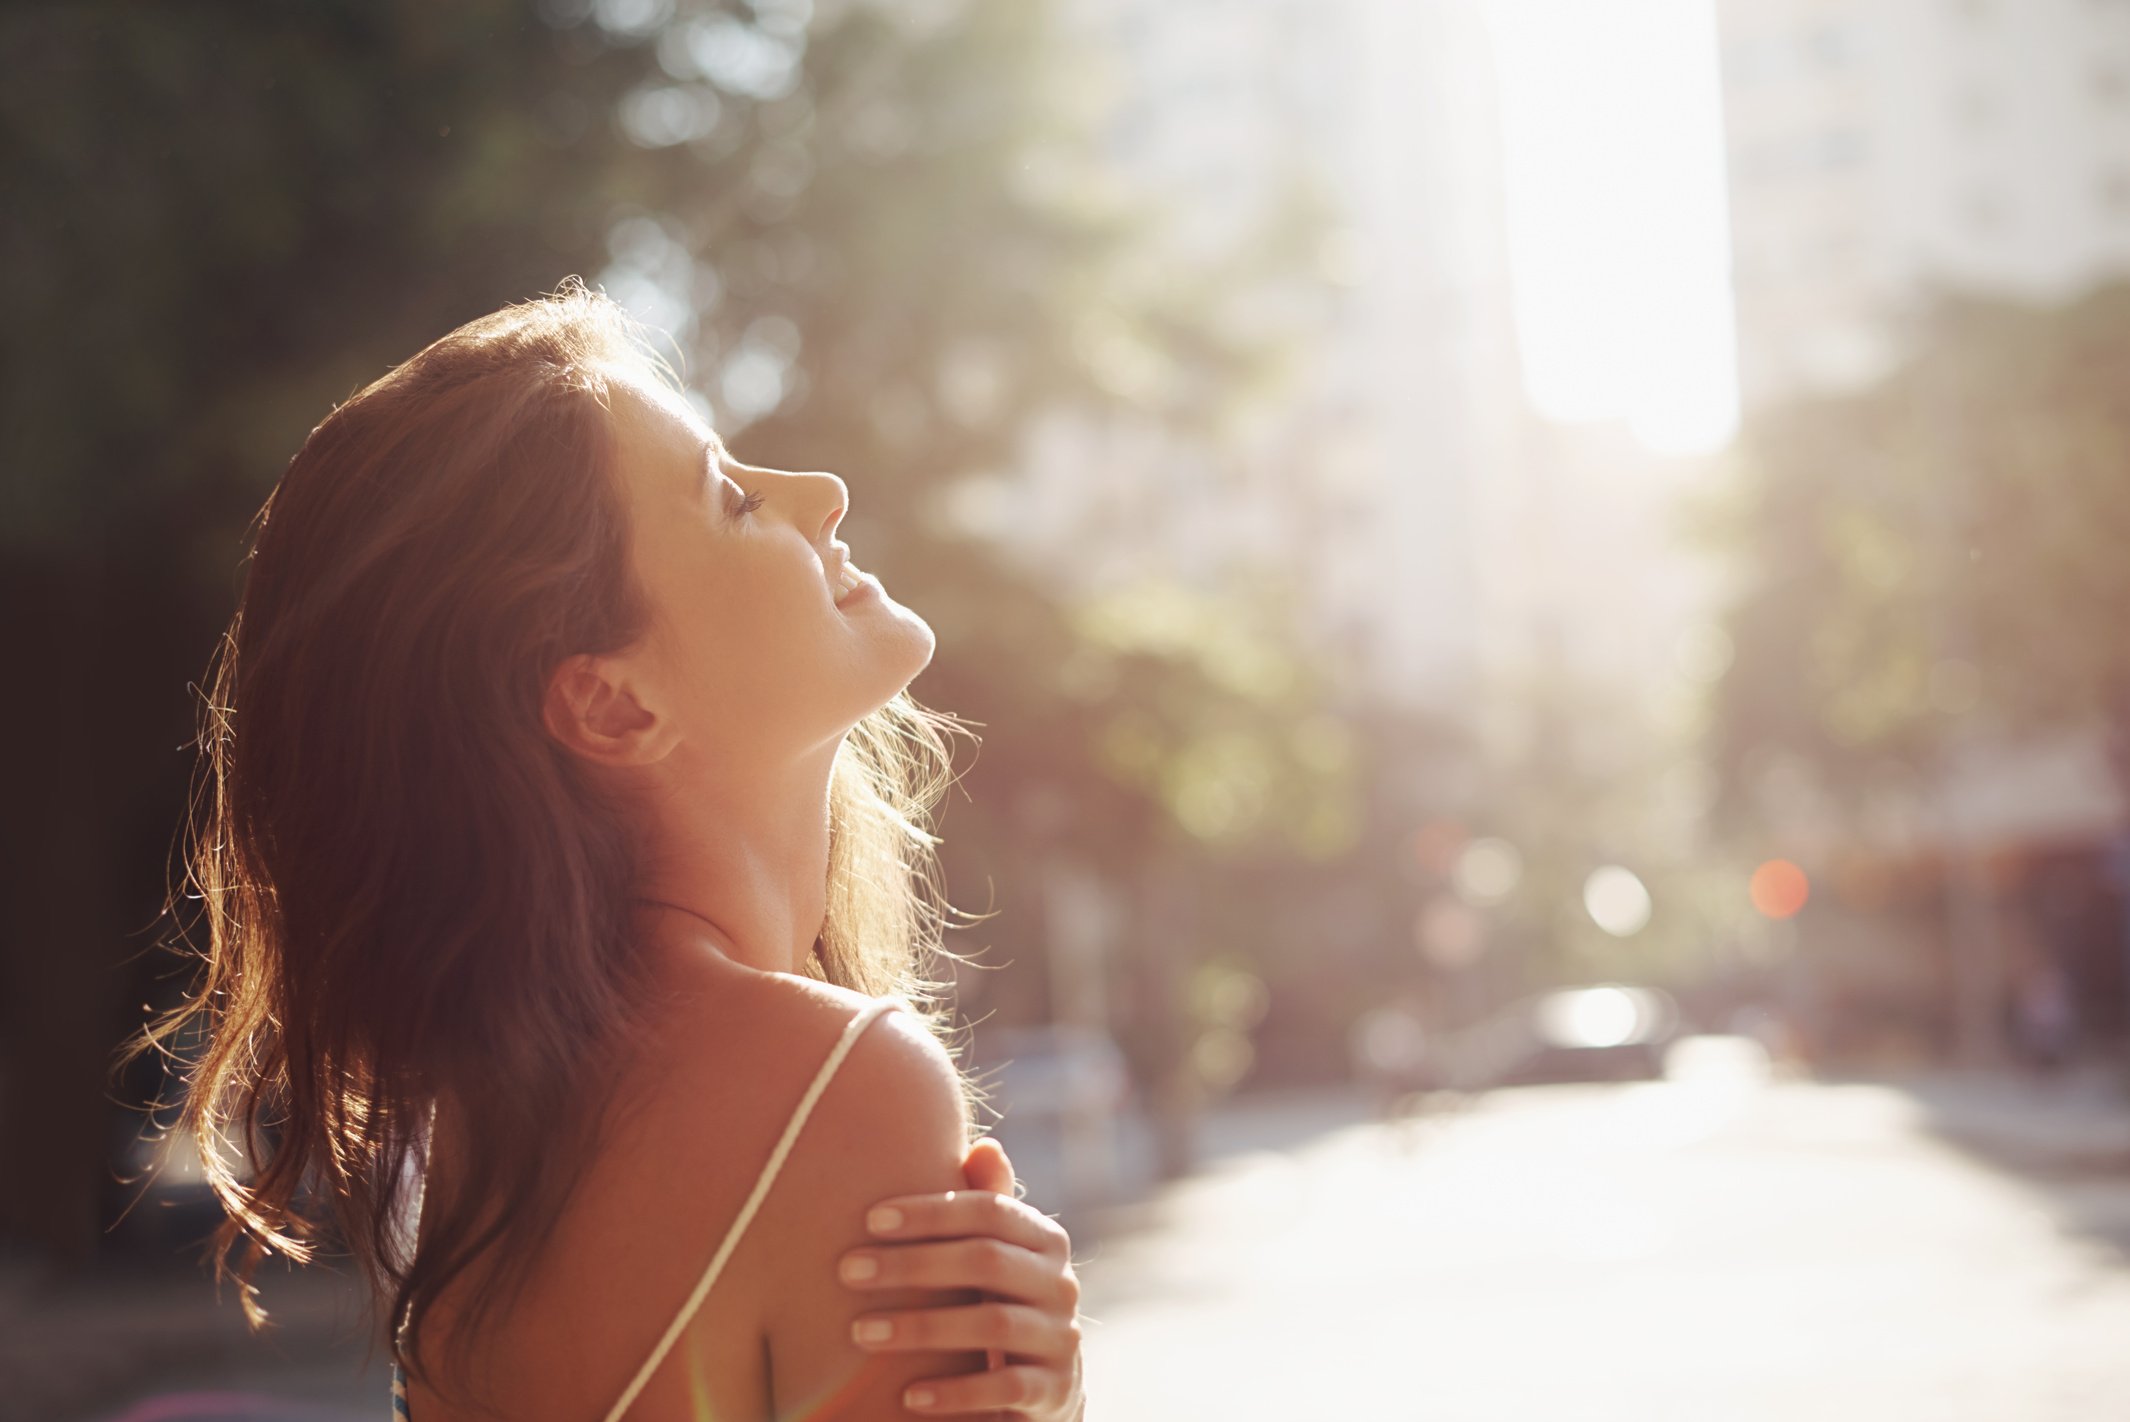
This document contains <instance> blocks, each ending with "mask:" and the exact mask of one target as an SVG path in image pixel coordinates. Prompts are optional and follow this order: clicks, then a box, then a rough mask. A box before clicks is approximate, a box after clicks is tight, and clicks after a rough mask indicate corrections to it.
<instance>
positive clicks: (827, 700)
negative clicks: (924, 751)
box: [612, 375, 933, 755]
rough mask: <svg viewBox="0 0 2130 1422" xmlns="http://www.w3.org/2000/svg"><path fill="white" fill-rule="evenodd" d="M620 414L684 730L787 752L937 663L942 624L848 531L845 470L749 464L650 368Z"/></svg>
mask: <svg viewBox="0 0 2130 1422" xmlns="http://www.w3.org/2000/svg"><path fill="white" fill-rule="evenodd" d="M612 389H613V391H614V395H613V400H612V408H613V415H614V423H615V442H616V448H617V457H618V465H619V469H618V473H619V477H620V480H621V482H622V484H623V486H624V488H625V490H626V496H627V500H628V506H629V517H630V524H631V539H632V544H633V551H632V557H633V560H634V564H635V571H636V575H637V578H638V580H639V581H640V583H641V585H642V587H643V590H644V593H645V595H646V596H647V597H648V598H649V600H650V602H651V605H652V627H651V630H650V632H649V634H648V636H647V638H646V643H645V645H644V647H642V648H641V649H640V650H639V652H638V653H637V655H642V656H646V657H648V659H649V662H650V666H651V667H652V669H653V670H652V675H653V678H654V684H655V685H657V686H658V687H659V688H660V689H661V691H662V693H663V695H664V696H665V698H666V700H667V702H668V705H667V706H666V707H665V708H663V709H664V710H665V711H666V713H667V714H668V715H671V716H675V717H677V718H678V719H679V721H680V723H681V728H682V735H683V739H684V740H687V741H692V742H694V743H695V744H696V746H697V747H698V748H701V747H703V746H706V745H707V746H714V747H717V748H718V749H719V750H720V752H721V753H722V752H724V751H726V750H737V751H746V752H754V753H768V754H771V755H777V754H783V753H797V752H803V751H804V750H806V749H809V748H811V747H815V746H818V745H821V744H824V743H826V742H830V741H834V740H837V739H839V738H840V737H841V736H842V735H843V734H844V733H845V732H847V731H848V730H850V728H851V727H853V726H855V725H856V724H857V723H858V722H859V721H860V720H862V719H864V718H865V717H866V716H867V715H869V714H870V713H872V712H873V711H875V710H878V709H879V708H880V707H881V706H883V705H885V704H886V703H887V702H888V701H889V700H890V699H891V698H893V697H894V695H895V694H896V693H897V692H899V691H901V690H902V689H903V688H904V687H906V686H907V685H909V683H910V681H911V679H912V678H914V677H915V676H916V675H917V674H918V673H919V672H920V671H923V670H924V668H925V665H926V663H928V662H929V661H930V660H931V658H932V647H933V638H932V629H931V628H929V627H927V626H926V625H925V623H924V622H923V620H922V619H920V618H919V617H918V616H917V615H916V614H915V613H913V612H911V611H910V610H909V609H907V608H905V607H903V606H901V605H900V604H898V603H896V602H894V601H892V600H891V599H890V598H889V597H888V596H887V594H886V592H885V591H884V590H883V589H882V588H881V586H880V585H879V583H878V582H876V581H874V580H873V579H871V578H870V577H868V576H862V575H860V574H859V573H858V571H857V564H856V563H855V562H854V561H852V559H851V556H850V553H849V550H848V549H846V548H845V546H844V545H843V544H842V543H840V542H838V541H837V539H836V526H837V524H838V523H839V522H840V521H841V520H842V517H843V512H844V508H845V506H846V503H847V499H848V494H847V491H846V490H845V488H844V485H843V481H842V480H840V479H838V478H836V477H835V476H834V475H831V474H791V473H784V472H781V471H777V470H771V469H758V468H754V467H752V466H749V465H744V464H740V463H738V462H737V461H736V460H734V459H733V458H732V457H731V456H730V455H729V454H728V453H726V451H725V449H724V446H723V444H722V442H720V441H719V440H718V439H717V437H716V435H715V434H713V433H712V431H711V430H710V428H709V426H708V425H706V424H705V423H704V422H703V421H702V419H701V417H700V416H698V415H697V414H696V413H695V411H694V410H693V409H691V408H690V407H689V405H688V404H687V402H686V401H685V400H684V399H682V398H681V397H680V396H679V395H677V394H675V393H673V392H672V391H670V390H668V389H666V388H664V387H662V386H659V385H657V384H656V383H654V382H651V381H648V380H645V379H642V378H640V377H631V376H626V375H625V376H624V377H623V378H622V379H619V380H617V381H616V382H615V383H614V385H613V387H612Z"/></svg>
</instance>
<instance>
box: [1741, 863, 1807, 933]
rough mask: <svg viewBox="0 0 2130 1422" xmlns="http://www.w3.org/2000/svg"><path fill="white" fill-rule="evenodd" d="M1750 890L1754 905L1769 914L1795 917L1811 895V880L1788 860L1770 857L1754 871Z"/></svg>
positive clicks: (1774, 917) (1779, 917)
mask: <svg viewBox="0 0 2130 1422" xmlns="http://www.w3.org/2000/svg"><path fill="white" fill-rule="evenodd" d="M1747 892H1748V894H1750V895H1751V897H1752V900H1753V907H1754V908H1756V909H1759V910H1760V911H1761V912H1762V913H1764V914H1766V915H1767V916H1768V917H1769V918H1772V919H1778V920H1780V919H1785V918H1795V917H1796V916H1797V915H1798V913H1799V912H1800V911H1801V910H1802V909H1803V908H1804V906H1805V902H1806V900H1808V899H1810V898H1811V897H1812V881H1811V880H1810V879H1808V878H1807V877H1805V871H1804V870H1802V869H1800V868H1798V867H1797V866H1796V865H1795V864H1792V863H1791V862H1790V861H1789V860H1787V859H1770V860H1769V861H1768V862H1767V863H1765V864H1763V865H1761V866H1760V867H1759V868H1758V869H1755V870H1754V871H1753V881H1752V883H1751V885H1749V886H1748V889H1747Z"/></svg>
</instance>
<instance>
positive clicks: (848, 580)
mask: <svg viewBox="0 0 2130 1422" xmlns="http://www.w3.org/2000/svg"><path fill="white" fill-rule="evenodd" d="M876 586H878V584H877V583H876V582H875V581H874V578H873V575H872V574H870V573H867V572H863V571H861V570H860V569H859V568H858V567H857V566H856V565H855V564H853V563H851V562H850V561H849V560H848V559H845V560H844V563H843V566H842V567H841V568H840V569H838V570H837V573H836V606H838V607H841V606H843V604H845V603H846V602H849V601H850V600H851V599H852V598H855V597H862V596H864V595H865V594H866V593H867V592H869V591H871V590H872V589H873V588H874V587H876Z"/></svg>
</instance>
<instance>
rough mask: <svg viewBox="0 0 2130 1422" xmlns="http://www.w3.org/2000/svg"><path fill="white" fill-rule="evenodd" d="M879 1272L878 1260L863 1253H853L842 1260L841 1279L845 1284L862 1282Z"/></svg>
mask: <svg viewBox="0 0 2130 1422" xmlns="http://www.w3.org/2000/svg"><path fill="white" fill-rule="evenodd" d="M879 1273H880V1261H879V1260H877V1259H871V1258H868V1257H867V1256H865V1255H863V1254H853V1255H851V1256H850V1257H848V1258H846V1259H845V1260H844V1261H843V1281H844V1282H845V1283H847V1284H862V1283H864V1282H865V1281H866V1280H867V1279H870V1278H873V1277H875V1276H877V1275H878V1274H879Z"/></svg>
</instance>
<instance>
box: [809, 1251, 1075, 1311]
mask: <svg viewBox="0 0 2130 1422" xmlns="http://www.w3.org/2000/svg"><path fill="white" fill-rule="evenodd" d="M836 1272H837V1276H838V1277H839V1278H841V1279H842V1280H843V1282H844V1283H846V1284H848V1285H850V1286H851V1287H852V1288H854V1289H903V1288H931V1289H981V1290H983V1291H984V1292H986V1293H991V1294H997V1295H999V1296H1001V1297H1003V1298H1005V1299H1008V1300H1014V1301H1018V1302H1021V1303H1029V1304H1035V1305H1036V1306H1038V1307H1041V1308H1050V1309H1054V1310H1056V1311H1058V1312H1062V1313H1067V1314H1069V1313H1071V1312H1072V1311H1073V1310H1074V1309H1075V1308H1077V1307H1078V1306H1079V1302H1080V1281H1079V1280H1078V1279H1077V1278H1076V1277H1075V1276H1074V1275H1073V1272H1072V1265H1071V1264H1070V1263H1069V1262H1067V1261H1066V1260H1065V1259H1064V1258H1062V1257H1061V1256H1059V1255H1055V1254H1038V1253H1036V1252H1035V1251H1033V1250H1030V1249H1023V1248H1022V1247H1021V1246H1020V1245H1018V1244H1008V1243H1006V1242H1005V1241H1004V1240H1000V1239H989V1238H986V1237H984V1236H982V1235H974V1236H970V1237H968V1238H965V1239H950V1240H943V1241H938V1242H935V1243H921V1244H892V1245H880V1246H876V1247H873V1248H866V1249H853V1250H851V1251H850V1252H849V1253H847V1254H845V1255H844V1256H843V1258H842V1259H841V1260H840V1261H838V1265H837V1271H836Z"/></svg>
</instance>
